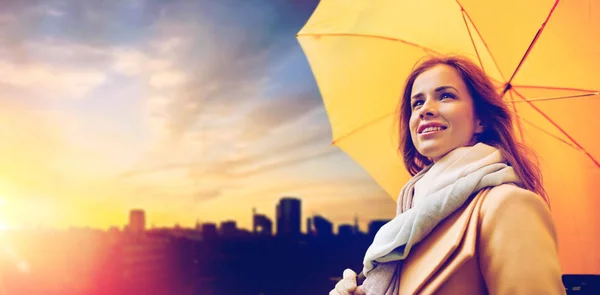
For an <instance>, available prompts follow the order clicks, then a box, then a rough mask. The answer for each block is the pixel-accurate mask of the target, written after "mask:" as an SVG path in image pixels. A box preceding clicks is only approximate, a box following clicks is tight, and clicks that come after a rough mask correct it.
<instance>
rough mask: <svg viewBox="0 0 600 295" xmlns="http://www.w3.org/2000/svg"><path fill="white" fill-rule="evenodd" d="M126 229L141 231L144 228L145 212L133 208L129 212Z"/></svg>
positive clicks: (135, 231)
mask: <svg viewBox="0 0 600 295" xmlns="http://www.w3.org/2000/svg"><path fill="white" fill-rule="evenodd" d="M127 229H128V230H129V232H130V233H136V234H137V233H143V232H144V231H145V230H146V214H145V212H144V210H141V209H133V210H131V211H130V212H129V224H128V225H127Z"/></svg>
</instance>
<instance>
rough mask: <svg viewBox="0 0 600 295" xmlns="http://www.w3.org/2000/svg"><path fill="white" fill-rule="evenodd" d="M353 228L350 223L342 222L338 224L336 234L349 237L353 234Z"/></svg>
mask: <svg viewBox="0 0 600 295" xmlns="http://www.w3.org/2000/svg"><path fill="white" fill-rule="evenodd" d="M354 232H355V229H354V226H352V225H351V224H342V225H340V226H338V236H340V237H349V236H352V235H354Z"/></svg>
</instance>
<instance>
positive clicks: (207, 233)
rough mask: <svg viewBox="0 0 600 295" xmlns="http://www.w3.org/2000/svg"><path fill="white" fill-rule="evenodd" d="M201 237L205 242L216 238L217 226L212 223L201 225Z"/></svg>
mask: <svg viewBox="0 0 600 295" xmlns="http://www.w3.org/2000/svg"><path fill="white" fill-rule="evenodd" d="M202 237H203V238H204V239H205V240H213V239H216V238H217V237H218V233H217V225H216V224H214V223H203V224H202Z"/></svg>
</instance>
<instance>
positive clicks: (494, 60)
mask: <svg viewBox="0 0 600 295" xmlns="http://www.w3.org/2000/svg"><path fill="white" fill-rule="evenodd" d="M456 3H457V4H458V6H460V10H461V11H462V12H463V19H464V17H465V15H466V16H467V18H468V19H469V21H471V24H472V25H473V28H474V29H475V32H477V35H479V38H480V39H481V42H483V45H484V46H485V49H486V50H487V51H488V53H489V54H490V57H491V58H492V61H493V62H494V65H495V66H496V69H498V72H499V73H500V77H502V80H506V78H505V77H504V74H503V73H502V71H501V70H500V67H499V66H498V62H497V61H496V58H495V57H494V55H493V54H492V51H491V50H490V47H489V46H488V44H487V42H485V39H484V38H483V36H482V35H481V32H479V29H478V28H477V26H476V25H475V22H474V21H473V19H472V18H471V16H470V15H469V13H468V12H467V11H466V10H465V8H464V7H463V6H462V4H460V1H459V0H456ZM465 25H466V21H465ZM468 29H469V27H468V26H467V30H468ZM469 36H471V33H470V32H469ZM472 40H473V38H471V41H472ZM473 47H475V43H473ZM475 52H477V57H479V52H478V51H477V48H476V47H475ZM479 62H480V63H481V60H480V61H479ZM482 67H483V64H482Z"/></svg>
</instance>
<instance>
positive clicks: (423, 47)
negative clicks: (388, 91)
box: [296, 33, 441, 54]
mask: <svg viewBox="0 0 600 295" xmlns="http://www.w3.org/2000/svg"><path fill="white" fill-rule="evenodd" d="M296 36H297V37H309V36H312V37H317V38H319V37H324V36H327V37H367V38H375V39H383V40H389V41H396V42H401V43H404V44H406V45H410V46H414V47H418V48H421V49H423V50H425V51H429V52H433V53H435V54H441V53H440V52H439V51H436V50H433V49H431V48H427V47H425V46H422V45H419V44H416V43H412V42H408V41H405V40H402V39H398V38H392V37H385V36H376V35H367V34H350V33H333V34H297V35H296Z"/></svg>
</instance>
